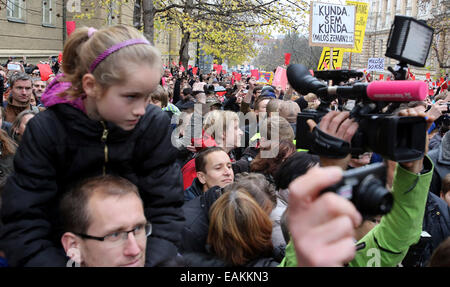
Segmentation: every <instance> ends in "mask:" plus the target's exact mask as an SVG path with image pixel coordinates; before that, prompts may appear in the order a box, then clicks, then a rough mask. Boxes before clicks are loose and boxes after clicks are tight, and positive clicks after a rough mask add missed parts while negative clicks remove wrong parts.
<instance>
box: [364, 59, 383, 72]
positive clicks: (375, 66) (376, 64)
mask: <svg viewBox="0 0 450 287" xmlns="http://www.w3.org/2000/svg"><path fill="white" fill-rule="evenodd" d="M367 71H369V72H373V71H376V72H384V58H369V60H368V62H367Z"/></svg>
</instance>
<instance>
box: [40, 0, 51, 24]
mask: <svg viewBox="0 0 450 287" xmlns="http://www.w3.org/2000/svg"><path fill="white" fill-rule="evenodd" d="M52 21H53V0H42V24H47V25H52V24H53V22H52Z"/></svg>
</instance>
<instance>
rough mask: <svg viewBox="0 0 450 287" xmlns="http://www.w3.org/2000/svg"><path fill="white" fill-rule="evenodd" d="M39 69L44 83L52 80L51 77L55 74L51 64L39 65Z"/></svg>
mask: <svg viewBox="0 0 450 287" xmlns="http://www.w3.org/2000/svg"><path fill="white" fill-rule="evenodd" d="M37 67H38V68H39V73H40V74H41V80H42V81H47V80H48V78H50V75H51V74H53V71H52V68H50V65H49V64H37Z"/></svg>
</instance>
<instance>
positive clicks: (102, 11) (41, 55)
mask: <svg viewBox="0 0 450 287" xmlns="http://www.w3.org/2000/svg"><path fill="white" fill-rule="evenodd" d="M77 2H78V3H80V5H79V6H76V5H71V4H74V3H77ZM91 2H92V1H70V0H33V1H24V0H4V1H0V63H4V62H5V60H6V59H8V58H9V57H11V56H12V57H16V58H22V57H23V56H26V57H27V61H28V62H29V63H32V64H36V63H38V62H39V61H45V60H48V57H49V56H56V55H58V54H59V53H60V52H61V51H62V50H63V47H64V42H65V40H66V38H67V31H66V24H65V23H66V22H67V21H74V22H75V23H76V27H82V26H88V27H95V28H97V29H99V28H102V27H106V26H110V25H115V24H123V25H128V26H132V25H133V11H134V1H126V2H124V3H123V4H122V5H118V4H117V3H118V1H111V2H110V4H109V5H110V6H109V7H100V6H98V7H92V6H91ZM132 2H133V3H132ZM92 12H93V13H92ZM180 42H181V35H180V32H179V30H176V29H174V30H166V29H165V28H164V27H162V28H161V29H159V30H155V38H154V44H155V46H156V47H157V48H158V49H159V50H160V51H161V55H162V60H163V63H164V64H168V63H171V62H172V61H175V62H178V58H179V56H178V49H179V46H180ZM193 53H195V51H194V52H193Z"/></svg>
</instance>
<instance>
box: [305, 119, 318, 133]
mask: <svg viewBox="0 0 450 287" xmlns="http://www.w3.org/2000/svg"><path fill="white" fill-rule="evenodd" d="M306 123H307V124H308V126H309V130H310V131H311V132H312V131H313V129H314V128H315V127H316V126H317V124H316V122H315V121H313V120H311V119H309V120H307V121H306Z"/></svg>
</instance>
